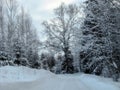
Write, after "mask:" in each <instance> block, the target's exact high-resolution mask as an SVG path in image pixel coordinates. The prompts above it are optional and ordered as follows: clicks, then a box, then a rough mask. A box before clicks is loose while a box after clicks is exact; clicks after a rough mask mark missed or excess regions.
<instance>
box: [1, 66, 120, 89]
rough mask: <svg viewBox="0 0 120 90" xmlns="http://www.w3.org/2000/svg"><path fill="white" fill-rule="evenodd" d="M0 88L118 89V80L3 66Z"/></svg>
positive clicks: (119, 85) (119, 83)
mask: <svg viewBox="0 0 120 90" xmlns="http://www.w3.org/2000/svg"><path fill="white" fill-rule="evenodd" d="M0 90H120V82H118V83H117V82H113V81H112V80H111V79H106V78H101V77H97V76H94V75H85V74H74V75H55V74H52V73H51V72H48V71H45V70H33V69H29V68H25V67H3V68H0Z"/></svg>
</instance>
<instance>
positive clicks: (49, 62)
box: [40, 52, 55, 71]
mask: <svg viewBox="0 0 120 90" xmlns="http://www.w3.org/2000/svg"><path fill="white" fill-rule="evenodd" d="M40 62H41V68H43V69H46V70H50V71H53V67H54V66H55V59H54V56H53V55H51V54H50V53H46V52H43V53H42V54H41V59H40Z"/></svg>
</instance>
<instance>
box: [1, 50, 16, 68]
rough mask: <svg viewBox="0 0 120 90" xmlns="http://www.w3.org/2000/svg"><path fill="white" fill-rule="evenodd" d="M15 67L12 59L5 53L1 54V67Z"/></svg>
mask: <svg viewBox="0 0 120 90" xmlns="http://www.w3.org/2000/svg"><path fill="white" fill-rule="evenodd" d="M6 65H12V66H13V65H14V64H13V60H12V58H11V57H10V56H9V55H8V54H7V53H6V52H4V51H1V52H0V66H6Z"/></svg>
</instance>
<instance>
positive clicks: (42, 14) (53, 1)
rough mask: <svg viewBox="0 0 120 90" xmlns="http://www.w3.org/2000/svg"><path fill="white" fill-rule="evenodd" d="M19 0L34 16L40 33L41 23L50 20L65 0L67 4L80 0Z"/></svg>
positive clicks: (34, 21)
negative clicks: (54, 10)
mask: <svg viewBox="0 0 120 90" xmlns="http://www.w3.org/2000/svg"><path fill="white" fill-rule="evenodd" d="M17 1H19V2H20V3H21V4H22V5H23V6H24V7H25V9H26V10H28V12H29V13H30V15H31V16H32V18H33V23H34V24H35V26H36V28H37V30H38V33H39V34H40V33H41V27H40V24H41V22H42V21H43V20H48V19H50V18H51V17H52V16H53V9H55V8H57V7H59V5H60V4H61V3H62V2H63V3H65V4H67V5H68V4H71V3H75V2H78V1H80V0H17Z"/></svg>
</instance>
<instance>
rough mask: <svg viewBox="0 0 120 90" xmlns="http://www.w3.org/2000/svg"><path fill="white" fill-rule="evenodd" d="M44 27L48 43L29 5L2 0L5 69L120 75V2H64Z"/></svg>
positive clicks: (0, 46)
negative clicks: (35, 24)
mask: <svg viewBox="0 0 120 90" xmlns="http://www.w3.org/2000/svg"><path fill="white" fill-rule="evenodd" d="M41 27H43V29H44V30H43V32H45V33H46V38H47V39H46V40H45V41H41V39H39V35H38V34H37V30H36V28H35V26H34V24H33V22H32V18H31V16H30V15H29V13H27V12H26V11H25V10H24V7H21V6H20V5H19V4H18V3H17V1H16V0H0V67H1V66H6V65H10V66H27V67H30V68H36V69H41V68H42V69H46V70H50V71H51V72H54V73H56V74H64V73H69V74H73V73H77V72H83V73H87V74H95V75H99V76H104V77H110V78H113V80H115V81H117V80H118V78H119V77H120V0H86V1H85V2H84V3H83V4H81V3H79V4H71V5H65V4H64V3H62V4H61V5H60V6H59V7H58V8H56V9H55V10H54V16H53V18H51V20H47V21H43V23H42V24H41Z"/></svg>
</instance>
